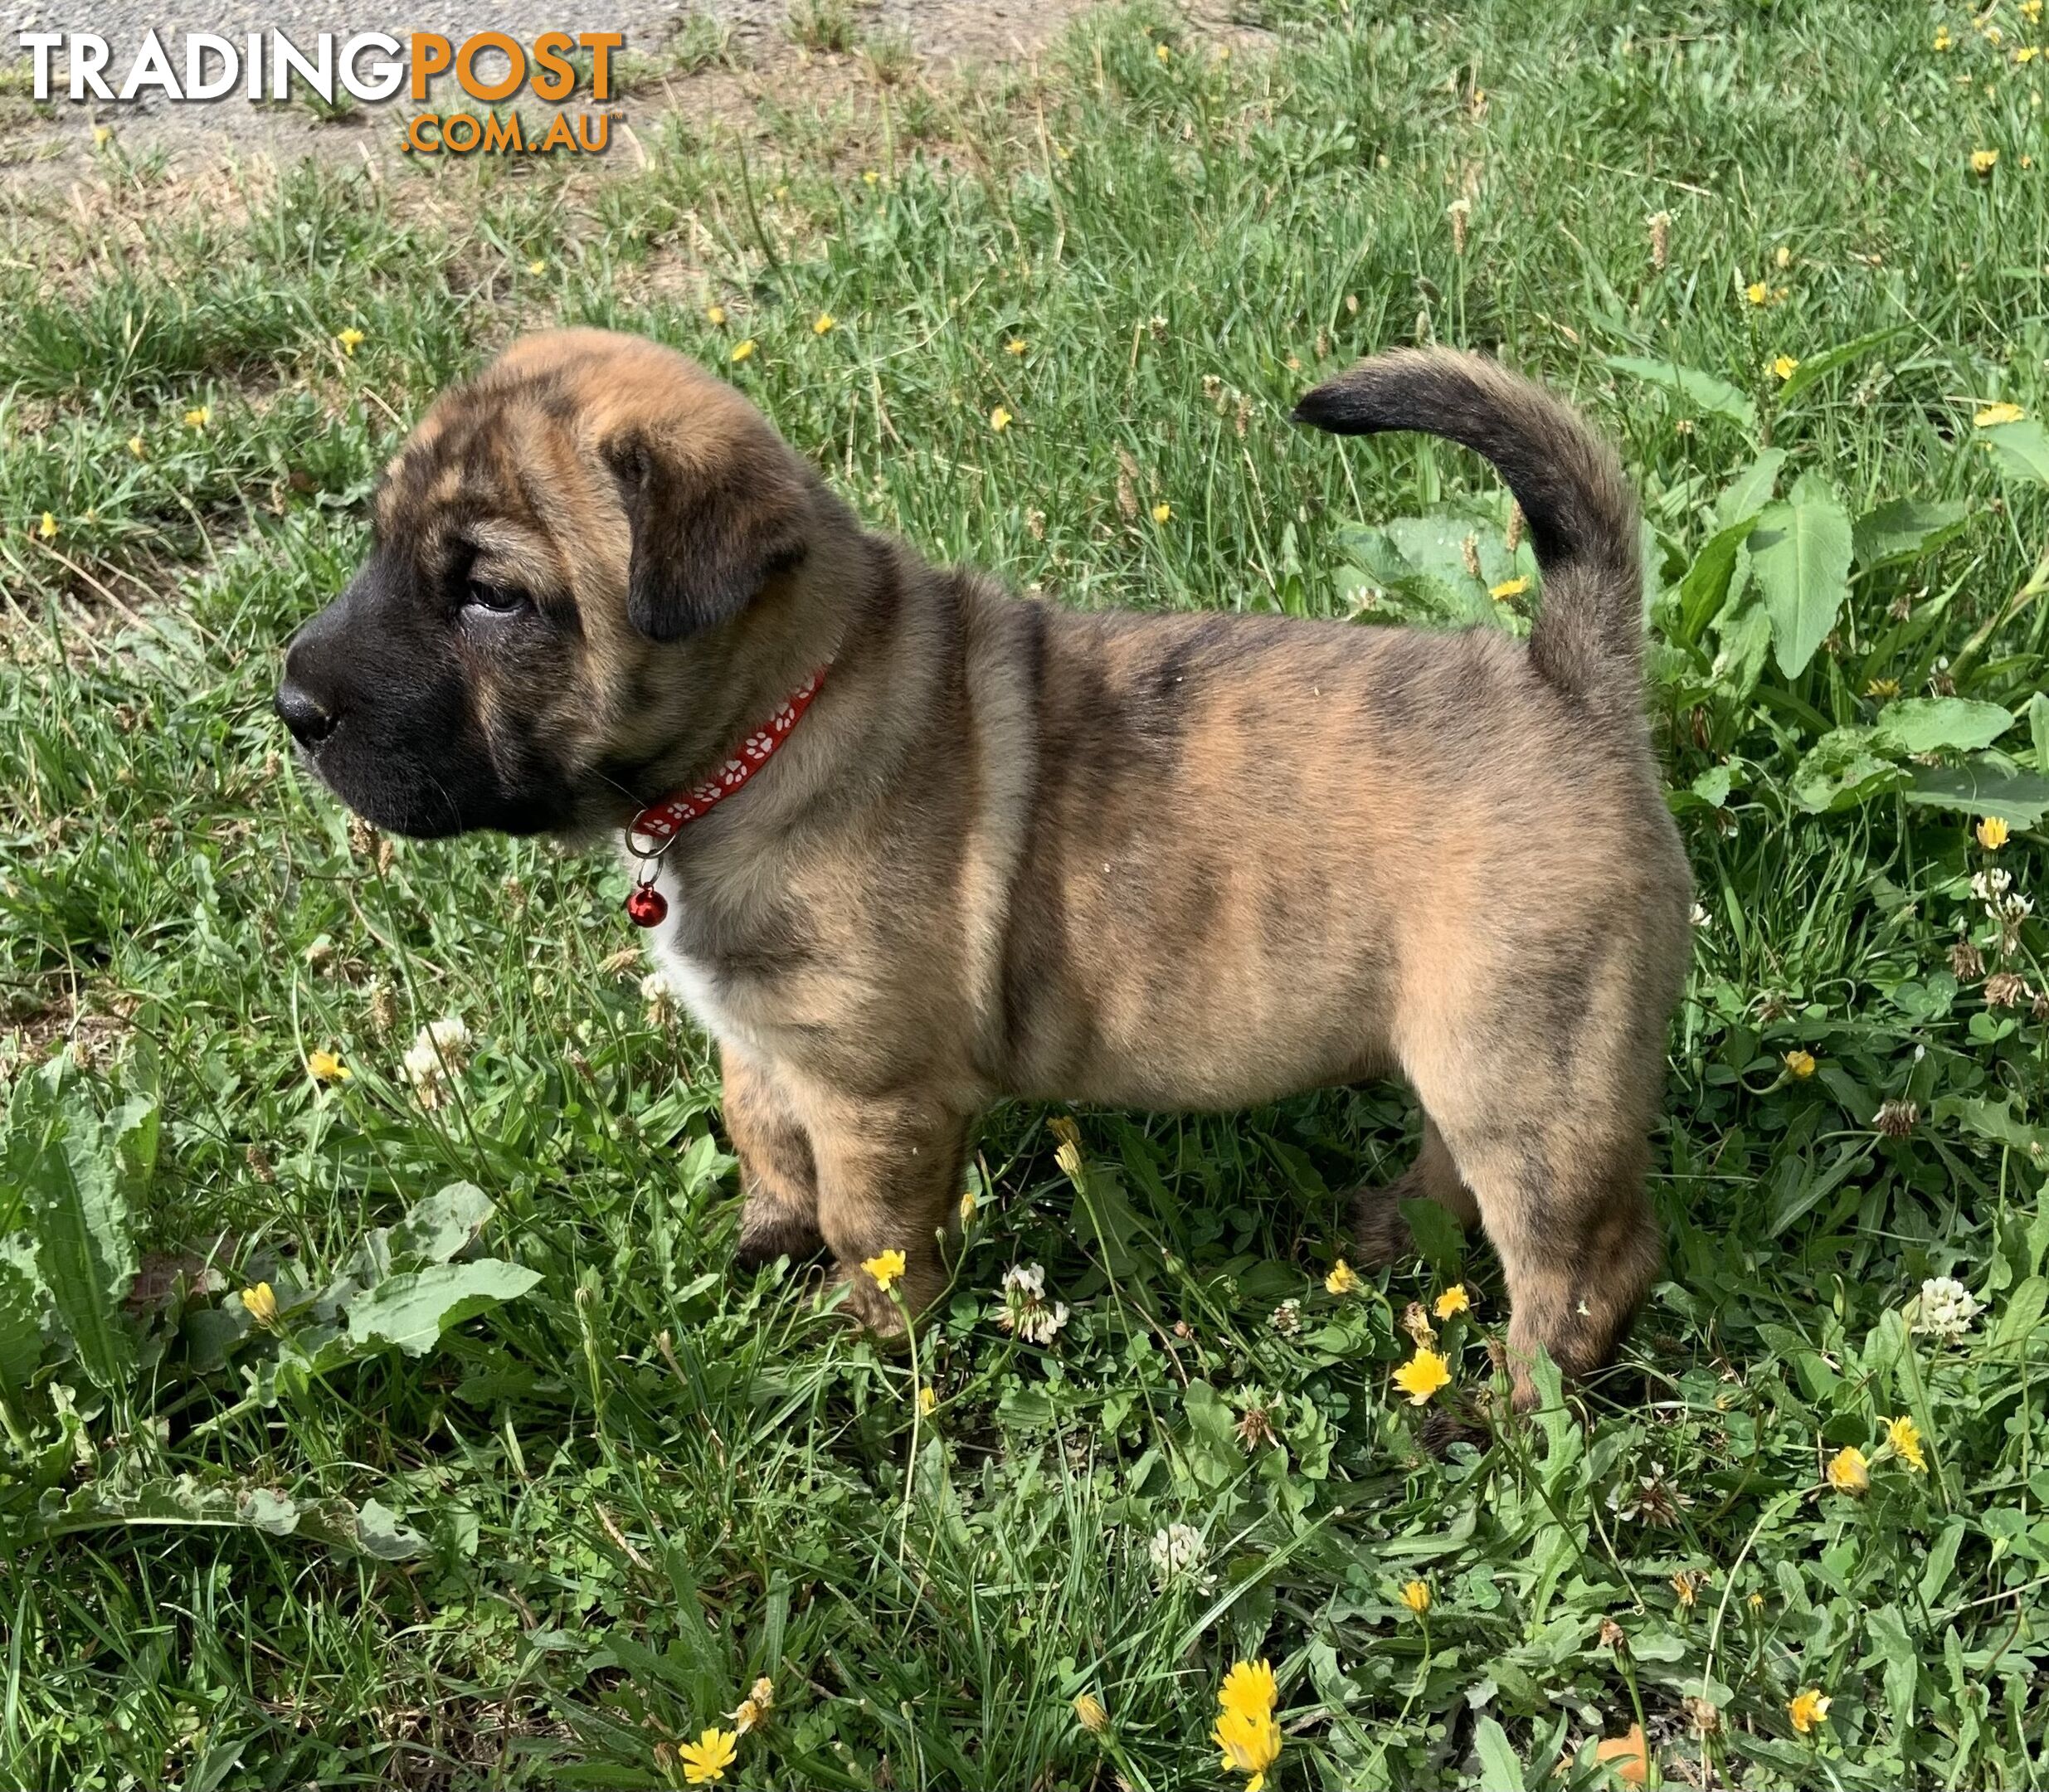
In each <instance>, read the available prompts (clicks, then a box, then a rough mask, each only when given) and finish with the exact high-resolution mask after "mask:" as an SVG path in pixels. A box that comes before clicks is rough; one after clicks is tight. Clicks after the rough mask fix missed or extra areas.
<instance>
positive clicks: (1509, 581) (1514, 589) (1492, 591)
mask: <svg viewBox="0 0 2049 1792" xmlns="http://www.w3.org/2000/svg"><path fill="white" fill-rule="evenodd" d="M1529 588H1530V582H1529V580H1528V579H1526V578H1505V579H1503V580H1502V581H1501V583H1500V584H1498V585H1490V586H1488V587H1487V596H1488V597H1492V599H1493V600H1494V601H1495V602H1497V603H1506V602H1507V601H1508V600H1509V599H1510V598H1511V597H1521V595H1522V594H1523V593H1524V592H1526V591H1527V590H1529Z"/></svg>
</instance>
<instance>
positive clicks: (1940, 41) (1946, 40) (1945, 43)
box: [1935, 25, 1952, 51]
mask: <svg viewBox="0 0 2049 1792" xmlns="http://www.w3.org/2000/svg"><path fill="white" fill-rule="evenodd" d="M1951 41H1952V40H1951V38H1950V36H1949V27H1948V26H1947V25H1938V26H1937V27H1935V48H1936V50H1937V51H1944V50H1947V49H1948V48H1949V45H1950V43H1951Z"/></svg>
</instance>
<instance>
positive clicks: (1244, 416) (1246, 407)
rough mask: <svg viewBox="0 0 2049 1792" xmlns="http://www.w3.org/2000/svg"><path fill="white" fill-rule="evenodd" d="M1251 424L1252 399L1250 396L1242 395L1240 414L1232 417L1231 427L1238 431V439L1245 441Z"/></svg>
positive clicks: (1240, 398) (1239, 406)
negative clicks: (1246, 432)
mask: <svg viewBox="0 0 2049 1792" xmlns="http://www.w3.org/2000/svg"><path fill="white" fill-rule="evenodd" d="M1251 426H1252V400H1251V398H1250V397H1244V396H1241V397H1239V401H1238V414H1237V416H1234V417H1233V418H1232V419H1231V427H1232V428H1233V429H1234V430H1235V431H1237V432H1238V439H1239V441H1244V439H1245V431H1247V430H1248V428H1250V427H1251Z"/></svg>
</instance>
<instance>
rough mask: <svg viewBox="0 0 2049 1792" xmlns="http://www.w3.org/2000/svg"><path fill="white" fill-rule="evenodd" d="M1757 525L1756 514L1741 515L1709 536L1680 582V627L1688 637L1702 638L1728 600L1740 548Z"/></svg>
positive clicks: (1693, 638)
mask: <svg viewBox="0 0 2049 1792" xmlns="http://www.w3.org/2000/svg"><path fill="white" fill-rule="evenodd" d="M1756 526H1757V519H1756V518H1755V517H1754V516H1746V517H1743V518H1740V519H1738V520H1737V521H1735V522H1734V523H1730V524H1729V526H1728V527H1727V528H1722V529H1718V530H1716V532H1715V533H1714V534H1712V535H1711V536H1709V537H1708V538H1707V542H1706V545H1705V546H1704V547H1702V548H1701V551H1700V552H1699V553H1697V554H1696V555H1695V556H1694V557H1693V564H1692V565H1691V566H1690V567H1687V568H1686V576H1685V577H1683V578H1682V579H1681V580H1680V581H1679V626H1680V627H1681V629H1682V630H1683V631H1684V632H1685V635H1686V639H1687V640H1690V641H1696V640H1699V639H1700V638H1701V630H1702V629H1704V628H1706V626H1707V625H1708V624H1709V622H1710V621H1712V620H1713V619H1714V617H1715V615H1716V612H1717V611H1720V608H1721V606H1722V604H1723V602H1724V601H1725V600H1726V599H1727V597H1728V596H1729V578H1730V573H1731V572H1733V571H1734V570H1735V564H1736V551H1737V549H1739V548H1741V547H1742V545H1743V543H1744V541H1745V538H1746V537H1748V536H1749V534H1750V531H1751V530H1752V529H1753V528H1755V527H1756Z"/></svg>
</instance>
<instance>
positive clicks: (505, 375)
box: [374, 331, 752, 546]
mask: <svg viewBox="0 0 2049 1792" xmlns="http://www.w3.org/2000/svg"><path fill="white" fill-rule="evenodd" d="M751 414H752V413H751V412H750V411H749V409H748V407H747V403H746V402H745V401H744V400H743V399H742V398H740V397H739V395H738V394H737V393H736V392H732V389H731V388H730V387H726V386H724V385H723V384H722V383H721V382H718V381H717V380H714V379H713V378H711V377H709V376H708V375H707V374H705V373H703V372H702V371H701V370H699V369H698V368H696V367H694V366H693V365H692V364H691V363H689V362H688V361H685V360H684V358H682V357H681V356H680V355H677V354H674V353H670V352H669V351H668V350H666V349H664V348H659V347H658V346H657V345H656V344H655V343H648V342H644V341H641V340H639V339H637V338H630V337H616V336H611V335H607V334H604V333H602V332H598V331H563V332H557V333H553V334H548V335H545V336H540V337H533V338H527V339H525V340H523V341H522V342H519V343H514V344H513V347H512V348H509V349H508V350H507V351H506V353H504V355H502V356H500V357H499V359H498V360H497V361H495V362H494V363H492V364H491V365H490V366H489V368H485V369H484V372H483V373H479V375H477V376H476V377H475V378H474V379H472V380H470V381H468V382H465V384H463V385H460V386H458V387H454V388H452V389H451V390H450V391H448V392H444V393H443V394H442V395H441V397H440V398H438V399H437V400H436V402H435V403H434V406H433V408H432V409H431V410H430V411H428V413H427V415H426V418H425V420H424V421H422V422H421V425H420V426H419V427H418V428H417V429H416V430H415V431H414V432H413V434H412V435H411V437H410V438H409V439H408V440H407V441H406V445H405V446H404V447H403V448H402V449H401V450H399V452H398V453H397V455H395V456H393V458H392V460H391V462H390V463H389V464H388V465H387V467H386V468H385V471H384V477H383V480H382V482H381V484H380V485H379V489H378V491H377V497H376V500H375V506H374V508H375V515H376V521H377V528H378V531H379V533H380V535H381V537H382V538H386V539H392V538H396V537H397V536H399V535H401V534H405V535H408V536H411V537H412V538H414V539H416V540H418V541H421V543H422V545H423V546H426V545H431V544H432V543H440V542H445V541H446V540H450V539H454V538H461V537H464V536H465V535H466V534H470V533H474V532H475V531H476V530H477V529H479V528H491V527H494V526H495V527H496V528H498V529H499V531H500V532H501V533H502V532H503V531H504V530H506V529H511V530H517V531H525V532H531V533H538V534H540V535H543V536H547V537H551V538H554V539H557V540H562V539H563V538H565V535H566V533H575V532H577V531H579V530H580V529H582V528H588V527H589V526H590V524H591V522H592V520H593V512H594V510H603V509H611V510H612V511H615V512H616V511H618V510H619V509H621V499H620V497H619V494H618V492H617V489H616V481H615V480H613V478H612V476H611V472H610V470H609V469H608V468H607V467H606V465H605V462H604V458H603V456H604V451H605V450H606V446H607V445H608V444H612V443H616V442H619V441H624V440H626V439H627V438H629V437H630V436H633V435H634V434H635V432H636V431H639V432H643V433H645V432H659V433H660V434H662V435H663V436H669V437H674V436H676V435H678V434H679V433H680V434H681V435H683V436H685V437H686V438H687V439H688V441H689V443H690V446H692V447H693V448H694V450H697V451H698V452H700V453H703V454H704V455H707V456H716V455H718V453H719V452H720V451H721V450H722V448H723V446H724V445H726V444H728V443H730V441H732V438H733V437H734V436H736V435H737V434H738V433H739V432H740V431H742V430H744V428H745V427H746V425H747V419H748V417H749V416H751Z"/></svg>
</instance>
